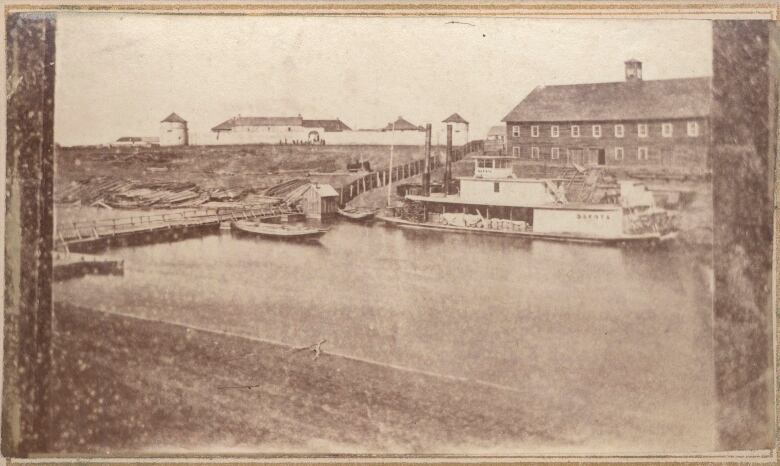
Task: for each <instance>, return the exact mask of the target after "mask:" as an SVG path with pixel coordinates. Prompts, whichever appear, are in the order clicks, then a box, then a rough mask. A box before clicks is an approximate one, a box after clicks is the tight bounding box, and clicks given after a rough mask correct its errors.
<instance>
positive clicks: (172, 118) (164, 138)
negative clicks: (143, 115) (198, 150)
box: [160, 113, 189, 146]
mask: <svg viewBox="0 0 780 466" xmlns="http://www.w3.org/2000/svg"><path fill="white" fill-rule="evenodd" d="M187 144H189V135H188V130H187V120H185V119H184V118H182V117H180V116H179V115H177V114H176V113H171V114H170V115H168V116H167V117H166V118H165V119H164V120H162V121H161V122H160V145H161V146H186V145H187Z"/></svg>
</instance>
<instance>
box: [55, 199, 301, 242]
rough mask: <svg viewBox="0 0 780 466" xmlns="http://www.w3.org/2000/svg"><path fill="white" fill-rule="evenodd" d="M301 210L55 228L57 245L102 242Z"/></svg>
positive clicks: (205, 213)
mask: <svg viewBox="0 0 780 466" xmlns="http://www.w3.org/2000/svg"><path fill="white" fill-rule="evenodd" d="M302 214H303V211H302V210H301V209H300V208H291V207H262V208H246V209H232V210H224V209H201V210H188V211H180V212H173V213H171V212H168V213H164V214H144V215H138V216H130V217H122V218H111V219H100V220H92V221H81V222H71V223H63V224H59V225H57V227H56V229H55V246H60V247H62V246H64V247H68V246H70V245H76V244H87V243H93V242H99V241H103V240H106V239H111V238H119V237H129V236H134V235H140V234H149V233H155V232H160V231H171V230H178V229H185V228H192V227H205V226H213V225H219V224H220V223H222V222H228V221H236V220H245V219H256V220H268V219H273V218H281V217H284V216H292V215H302Z"/></svg>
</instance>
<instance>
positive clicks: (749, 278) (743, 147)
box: [2, 1, 780, 464]
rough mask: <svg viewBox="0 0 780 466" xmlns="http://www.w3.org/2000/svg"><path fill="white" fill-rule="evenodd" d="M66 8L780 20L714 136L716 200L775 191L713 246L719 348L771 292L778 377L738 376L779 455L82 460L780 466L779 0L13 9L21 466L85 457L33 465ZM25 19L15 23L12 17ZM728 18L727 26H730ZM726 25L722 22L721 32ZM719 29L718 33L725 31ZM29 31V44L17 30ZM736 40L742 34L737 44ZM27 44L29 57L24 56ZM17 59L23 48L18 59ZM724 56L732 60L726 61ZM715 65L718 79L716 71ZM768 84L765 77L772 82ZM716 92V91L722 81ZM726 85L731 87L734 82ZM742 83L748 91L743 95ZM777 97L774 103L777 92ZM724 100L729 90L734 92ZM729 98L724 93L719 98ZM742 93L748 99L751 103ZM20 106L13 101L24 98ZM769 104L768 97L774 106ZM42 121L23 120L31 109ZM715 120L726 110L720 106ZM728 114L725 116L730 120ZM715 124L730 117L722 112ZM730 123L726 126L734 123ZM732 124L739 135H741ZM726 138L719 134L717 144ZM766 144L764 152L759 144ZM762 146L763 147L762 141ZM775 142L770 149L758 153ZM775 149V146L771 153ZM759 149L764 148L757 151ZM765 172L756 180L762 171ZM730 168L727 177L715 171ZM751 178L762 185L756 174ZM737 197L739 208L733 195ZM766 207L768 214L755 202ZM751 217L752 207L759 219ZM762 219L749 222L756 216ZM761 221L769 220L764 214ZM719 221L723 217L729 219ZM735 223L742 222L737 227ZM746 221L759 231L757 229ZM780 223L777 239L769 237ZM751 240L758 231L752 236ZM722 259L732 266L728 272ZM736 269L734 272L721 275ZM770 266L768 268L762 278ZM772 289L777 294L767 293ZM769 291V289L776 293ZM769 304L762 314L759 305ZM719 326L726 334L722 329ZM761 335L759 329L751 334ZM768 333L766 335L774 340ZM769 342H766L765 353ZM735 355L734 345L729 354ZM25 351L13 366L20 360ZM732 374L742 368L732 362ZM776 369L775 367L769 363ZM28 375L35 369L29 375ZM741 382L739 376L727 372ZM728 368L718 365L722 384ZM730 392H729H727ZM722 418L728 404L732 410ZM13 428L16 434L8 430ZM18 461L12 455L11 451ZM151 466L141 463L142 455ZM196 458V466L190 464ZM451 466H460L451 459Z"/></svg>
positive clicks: (10, 151) (11, 311) (6, 439)
mask: <svg viewBox="0 0 780 466" xmlns="http://www.w3.org/2000/svg"><path fill="white" fill-rule="evenodd" d="M58 12H104V13H145V14H180V15H214V14H226V15H257V16H278V15H283V16H311V15H317V16H339V17H343V16H386V17H394V16H441V17H453V16H460V17H463V16H480V17H494V16H500V17H508V18H515V17H517V18H601V19H604V18H620V19H627V18H633V19H659V18H669V19H674V18H685V19H694V18H695V19H714V20H726V19H767V20H772V21H773V26H774V27H772V26H771V25H770V26H769V27H768V31H767V37H766V38H767V40H768V42H767V43H766V44H764V45H765V46H766V50H763V49H762V53H766V54H767V64H766V67H765V68H764V69H763V71H761V70H757V69H756V68H755V67H754V68H750V66H749V63H748V62H747V61H746V60H747V59H749V58H750V56H749V55H742V56H740V55H739V54H738V53H735V56H734V57H733V58H734V60H742V61H741V62H740V64H741V65H742V66H747V69H746V72H748V71H750V72H758V73H761V72H763V73H764V74H765V81H766V83H767V85H768V89H769V90H770V92H769V95H767V96H766V98H765V99H761V98H760V97H759V99H758V100H760V102H756V101H755V97H753V99H754V100H753V101H750V98H751V97H750V96H749V95H747V94H749V93H748V92H746V90H744V89H742V91H741V93H740V89H738V88H737V87H730V88H728V89H727V90H728V92H729V93H730V95H734V94H736V95H739V96H740V97H744V98H745V100H744V101H739V99H731V100H729V101H728V102H718V103H716V106H718V104H721V106H722V109H721V110H722V112H723V113H725V112H726V111H728V112H729V115H735V114H736V115H739V117H738V118H736V121H734V120H735V119H734V118H732V121H731V122H729V124H728V125H729V127H730V129H733V130H726V131H725V133H720V134H721V136H718V132H717V131H713V133H716V135H715V136H714V138H715V141H711V144H712V146H713V147H715V146H721V149H719V150H714V151H713V154H712V158H713V182H712V184H713V192H714V198H715V199H717V196H718V193H719V192H729V193H731V191H729V190H735V189H736V188H738V187H740V186H745V182H746V181H747V180H750V179H755V177H756V176H760V175H762V174H763V173H764V172H761V171H760V170H765V172H766V174H767V176H769V184H768V187H769V190H770V192H765V191H761V190H746V191H747V192H744V193H742V195H740V196H730V197H729V198H728V199H726V198H724V199H723V200H722V201H721V202H715V201H713V204H714V206H715V229H714V235H715V243H714V246H713V255H714V257H719V258H720V257H723V258H724V259H723V260H722V262H714V264H713V265H714V267H715V276H716V279H715V283H716V286H715V298H714V302H715V304H714V311H713V313H714V323H713V332H714V334H715V336H714V338H715V339H716V341H717V338H718V335H719V333H718V332H719V331H720V332H723V331H725V327H723V325H726V324H730V323H733V322H734V321H735V319H737V316H735V313H736V312H739V311H745V308H746V307H747V308H751V309H755V306H754V305H755V303H747V304H745V303H741V302H740V297H741V296H740V295H738V294H737V293H736V290H735V289H734V288H735V287H737V286H749V287H751V288H752V289H753V290H754V291H755V293H756V294H758V295H759V297H762V296H763V295H761V293H764V295H766V296H765V297H766V300H767V301H769V302H768V303H767V304H768V306H769V307H770V309H768V310H767V311H769V312H770V314H771V316H770V319H771V320H772V325H773V328H772V329H771V330H773V331H772V332H771V334H769V335H764V336H763V337H766V338H768V341H764V342H763V343H762V344H771V345H772V348H773V349H774V351H775V352H774V358H773V359H772V360H771V361H769V364H770V365H771V366H772V367H773V369H774V372H773V374H774V377H772V380H766V377H757V376H756V373H755V372H753V371H751V370H749V369H745V370H742V371H740V372H738V374H737V377H741V378H742V380H741V383H743V384H745V386H747V385H750V386H751V387H752V388H751V396H750V397H748V398H749V399H750V400H752V401H753V402H756V397H758V398H759V401H760V393H762V390H767V389H769V390H771V393H772V394H774V396H773V399H774V400H775V403H774V411H773V412H772V413H769V414H770V415H771V416H773V417H774V419H773V422H772V423H773V425H774V426H775V432H774V434H773V438H774V445H775V447H774V448H773V449H771V450H756V451H753V452H747V451H734V452H726V453H722V454H714V455H712V454H708V455H661V456H659V455H649V456H641V455H628V456H622V455H620V456H613V455H598V456H584V455H583V456H578V455H543V456H539V455H528V456H524V455H523V456H480V455H476V456H469V455H447V456H441V455H386V456H384V455H382V456H378V455H347V456H344V455H324V456H323V455H263V454H259V455H246V456H243V455H239V456H225V457H221V458H220V459H218V460H208V461H204V460H203V459H202V458H193V457H189V458H188V457H187V456H184V455H182V456H173V457H166V458H156V459H155V458H153V457H139V458H113V457H110V458H98V457H93V458H83V457H82V458H78V459H77V460H78V461H80V462H89V463H105V462H110V463H112V464H113V463H116V464H132V463H137V462H139V461H143V462H151V461H155V462H157V461H159V462H160V463H170V462H176V463H177V464H213V463H214V462H215V461H224V462H230V463H236V462H245V463H248V462H293V463H297V464H303V463H300V462H299V461H303V462H304V463H305V464H312V463H316V462H322V463H328V464H332V463H333V462H402V463H415V462H420V463H431V462H436V463H440V462H441V463H442V464H448V463H447V462H449V461H455V462H480V461H484V462H502V463H504V462H518V463H519V462H551V463H557V464H563V463H568V462H583V461H584V462H590V463H592V464H595V463H600V462H615V461H620V462H626V461H628V462H632V461H633V462H637V463H643V462H647V461H674V462H687V463H689V464H701V463H710V462H751V463H765V462H776V461H777V446H778V443H777V441H778V439H777V431H778V429H777V419H778V416H779V414H778V410H777V407H778V398H777V389H776V387H777V371H776V367H777V361H778V353H777V345H776V341H777V339H778V337H780V333H779V332H778V329H777V325H776V310H777V308H778V305H777V301H776V293H775V289H776V287H777V285H778V284H780V279H778V277H777V275H776V269H775V264H776V261H777V260H778V259H780V254H778V251H777V250H776V248H775V243H776V242H777V239H778V238H780V236H778V231H780V219H778V218H777V215H775V213H776V207H775V200H774V196H775V192H776V191H777V186H778V185H777V184H776V182H777V180H776V178H775V171H776V170H777V168H778V157H777V149H778V145H779V144H780V140H779V138H778V134H777V127H778V125H777V121H778V119H780V118H779V117H780V115H778V107H777V89H778V80H779V79H778V75H780V66H778V64H779V63H780V42H778V41H779V37H780V34H779V33H778V20H780V3H777V2H762V3H752V2H747V3H744V2H719V3H685V2H673V1H665V2H626V3H621V2H614V1H613V2H532V3H527V2H495V3H486V4H467V3H465V2H442V3H438V4H437V3H432V2H426V3H414V2H381V3H378V2H349V3H347V2H344V3H328V2H325V1H323V2H297V1H291V2H283V3H279V2H277V3H269V2H253V3H249V4H239V3H227V2H225V3H213V2H210V3H198V2H190V3H174V2H159V3H153V4H146V5H135V4H129V3H126V2H66V3H62V2H40V3H7V4H6V5H5V15H4V29H5V33H6V34H5V35H4V37H6V41H7V42H6V47H4V48H3V49H4V53H8V55H7V56H6V59H5V60H3V66H6V78H7V85H6V87H5V88H4V90H3V91H2V92H4V93H5V94H6V102H7V105H6V106H5V107H4V109H3V111H4V112H6V114H5V116H6V119H5V121H6V122H10V121H12V119H13V121H17V122H23V123H24V124H23V125H17V126H14V127H11V125H6V141H7V143H6V146H5V147H3V150H5V151H6V154H5V156H4V157H2V163H3V164H5V165H3V167H4V168H5V169H4V170H3V173H4V176H6V177H7V179H6V190H7V194H6V197H5V198H4V199H3V201H2V202H3V206H4V211H5V222H4V233H5V235H4V237H5V251H6V259H5V262H4V268H5V273H4V274H3V275H2V276H3V280H4V290H5V300H4V305H3V306H4V311H5V312H4V316H5V319H4V331H3V332H2V335H3V337H2V338H3V348H4V352H5V357H4V364H3V379H2V381H3V403H4V405H3V411H4V416H3V420H4V425H3V439H2V451H3V454H4V455H5V456H8V458H7V461H8V462H9V464H14V463H30V462H34V463H35V464H67V463H73V461H74V460H76V458H61V459H57V458H46V457H37V458H35V456H36V455H35V453H34V452H36V451H42V448H41V445H45V442H46V439H45V438H42V436H41V435H40V432H42V431H43V430H44V426H46V425H47V423H48V422H49V420H48V419H47V417H46V416H45V413H41V412H40V411H39V410H38V409H36V407H37V406H39V405H45V404H46V397H47V394H46V390H45V386H46V381H47V380H48V377H49V370H50V361H49V359H48V358H47V357H36V356H35V355H38V354H47V353H48V352H49V351H50V346H49V345H50V343H49V340H50V338H51V330H50V327H51V306H52V302H51V301H52V300H51V279H50V277H51V273H52V270H51V243H52V239H53V236H52V208H53V199H52V189H53V150H54V139H53V124H54V123H53V112H54V72H55V71H54V70H55V63H54V61H55V49H54V33H55V29H56V25H55V22H56V19H54V16H56V13H58ZM14 15H16V16H14ZM12 17H13V18H23V19H24V21H28V22H29V24H27V25H26V26H25V27H23V28H19V27H16V26H14V25H11V24H9V18H12ZM726 23H728V21H725V22H723V23H722V24H726ZM713 29H715V26H714V27H713ZM738 29H739V28H738V27H735V28H731V29H729V28H724V29H723V30H722V31H720V32H721V33H722V34H724V37H725V35H729V34H731V35H732V36H733V37H735V38H744V37H745V35H747V34H751V33H753V32H754V31H745V30H738ZM714 33H715V34H717V33H718V32H717V31H715V32H714ZM14 34H18V35H16V36H15V35H14ZM730 37H731V36H730ZM14 46H16V47H17V49H13V47H14ZM14 50H15V51H14ZM730 58H732V56H731V55H727V54H720V55H719V54H718V53H715V56H714V57H713V67H714V68H717V67H718V66H733V65H734V63H727V61H729V59H730ZM719 60H720V61H719ZM26 73H38V78H40V81H35V80H29V79H28V80H27V81H25V80H23V79H22V80H18V81H17V79H16V78H18V76H24V75H25V74H26ZM714 73H715V70H713V74H714ZM31 82H43V83H44V85H43V86H40V87H33V86H32V84H26V83H31ZM762 82H763V81H762ZM713 85H714V86H717V85H718V84H717V82H714V84H713ZM723 85H724V86H726V87H728V86H729V83H728V82H726V83H723ZM743 87H744V86H743ZM772 89H774V95H772V92H771V90H772ZM723 91H724V92H725V91H726V89H723ZM716 92H717V91H716ZM743 94H744V95H743ZM12 97H13V98H12ZM763 100H765V101H766V102H763ZM745 102H750V105H752V106H755V105H759V109H758V110H754V111H752V112H747V111H745V108H740V104H742V105H744V104H745ZM764 110H765V111H766V114H765V115H764V117H765V118H767V119H769V120H771V119H772V118H773V119H774V121H768V122H767V123H768V124H765V125H764V127H765V129H764V130H763V131H762V130H761V129H760V128H761V124H760V123H761V122H760V121H757V120H756V119H757V118H759V119H760V118H761V114H760V113H761V111H764ZM31 112H34V114H35V117H34V118H30V117H29V116H27V117H25V116H24V115H25V114H28V115H29V114H32V113H31ZM716 113H717V111H716ZM723 113H721V118H723ZM715 118H718V117H717V116H716V117H715ZM724 124H725V123H724ZM732 127H733V128H732ZM769 128H774V130H775V132H776V134H774V136H773V135H772V134H771V133H769ZM718 138H720V139H718ZM757 141H759V143H757ZM761 141H763V142H761ZM761 143H763V144H764V146H761V145H760V144H761ZM762 147H763V149H762ZM751 151H752V152H751ZM763 153H766V154H769V155H770V156H771V157H774V159H769V158H763V157H762V155H761V154H763ZM18 154H25V155H27V154H31V155H32V158H26V159H25V161H24V162H22V160H21V158H20V156H19V155H18ZM745 154H752V156H753V157H756V158H758V159H761V162H760V163H759V164H758V165H756V166H752V167H748V168H746V169H745V170H741V171H740V170H734V169H733V167H731V166H729V167H728V168H730V170H728V171H727V172H724V171H723V170H724V169H726V168H727V166H726V165H725V163H726V161H728V160H733V159H734V158H735V157H739V156H740V155H745ZM756 170H758V171H756ZM717 173H720V175H721V176H717ZM751 177H752V178H751ZM732 197H733V199H732ZM757 206H758V207H757ZM751 209H752V211H751ZM756 211H758V212H759V215H757V216H756V215H754V216H753V217H750V216H746V213H747V212H751V213H753V214H754V213H755V212H756ZM756 217H758V218H756ZM724 219H725V221H723V222H720V220H724ZM735 219H739V221H740V223H738V222H737V221H736V220H735ZM745 222H747V227H746V224H745ZM767 222H768V225H769V227H770V228H769V229H770V231H769V237H767V231H766V225H767ZM772 227H774V231H771V229H772ZM745 231H747V234H745ZM736 246H741V247H742V248H743V249H742V251H741V253H740V254H742V255H741V256H740V257H734V253H733V250H734V248H735V247H736ZM769 250H771V251H772V255H771V257H770V260H771V267H772V276H770V277H761V276H757V275H756V273H755V269H749V268H747V267H746V266H745V267H743V268H741V269H739V270H738V272H741V273H742V274H743V275H742V278H743V280H745V281H744V282H742V283H734V275H735V273H734V272H735V271H734V269H733V267H737V268H739V267H741V266H744V261H745V259H746V258H747V261H748V263H761V261H766V260H767V253H768V251H769ZM719 263H720V264H721V266H720V267H719ZM23 264H35V267H30V266H23ZM726 264H728V265H729V267H732V269H730V270H723V267H724V266H725V265H726ZM762 270H763V269H762ZM767 287H768V289H767ZM767 291H768V292H769V293H768V295H767ZM758 308H759V309H760V306H759V307H758ZM719 324H720V325H721V326H720V327H719ZM747 335H749V336H750V337H756V335H755V334H750V333H748V334H747ZM763 337H762V338H763ZM759 346H761V345H759ZM729 350H732V348H729ZM9 354H11V355H15V356H16V357H15V358H12V357H9ZM730 356H731V357H734V356H737V357H745V354H742V353H740V354H736V355H730ZM729 367H730V368H732V369H733V365H729ZM762 367H765V366H762ZM19 369H24V370H23V371H22V372H21V375H19V374H20V372H19ZM729 375H730V376H733V375H734V374H733V373H730V374H729ZM717 377H718V370H717V368H716V380H717ZM720 395H721V397H722V396H723V394H720ZM752 408H754V406H753V407H751V406H750V405H749V404H748V405H745V404H740V403H736V402H735V403H734V404H733V405H732V406H728V409H726V410H725V411H721V412H720V414H721V419H723V417H722V416H728V418H729V419H732V420H733V419H743V420H744V418H745V416H747V417H748V418H750V416H751V414H750V413H752V412H753V411H751V409H752ZM720 409H721V410H722V409H723V407H722V406H721V408H720ZM6 420H8V421H9V425H5V422H6ZM720 434H721V435H732V436H735V438H738V437H739V432H726V433H724V432H722V431H721V432H720ZM9 453H10V454H9ZM19 455H20V456H28V458H27V459H16V458H13V457H14V456H19ZM140 458H143V459H142V460H141V459H140ZM182 462H186V463H182ZM449 464H451V463H449Z"/></svg>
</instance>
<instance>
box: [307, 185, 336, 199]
mask: <svg viewBox="0 0 780 466" xmlns="http://www.w3.org/2000/svg"><path fill="white" fill-rule="evenodd" d="M311 188H312V189H313V190H315V191H317V194H318V195H319V196H320V197H338V195H339V193H338V192H337V191H336V190H335V189H333V186H331V185H329V184H319V183H317V184H313V185H312V186H311Z"/></svg>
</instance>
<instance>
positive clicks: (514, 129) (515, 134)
mask: <svg viewBox="0 0 780 466" xmlns="http://www.w3.org/2000/svg"><path fill="white" fill-rule="evenodd" d="M512 137H515V138H517V137H520V127H519V126H513V127H512Z"/></svg>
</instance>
